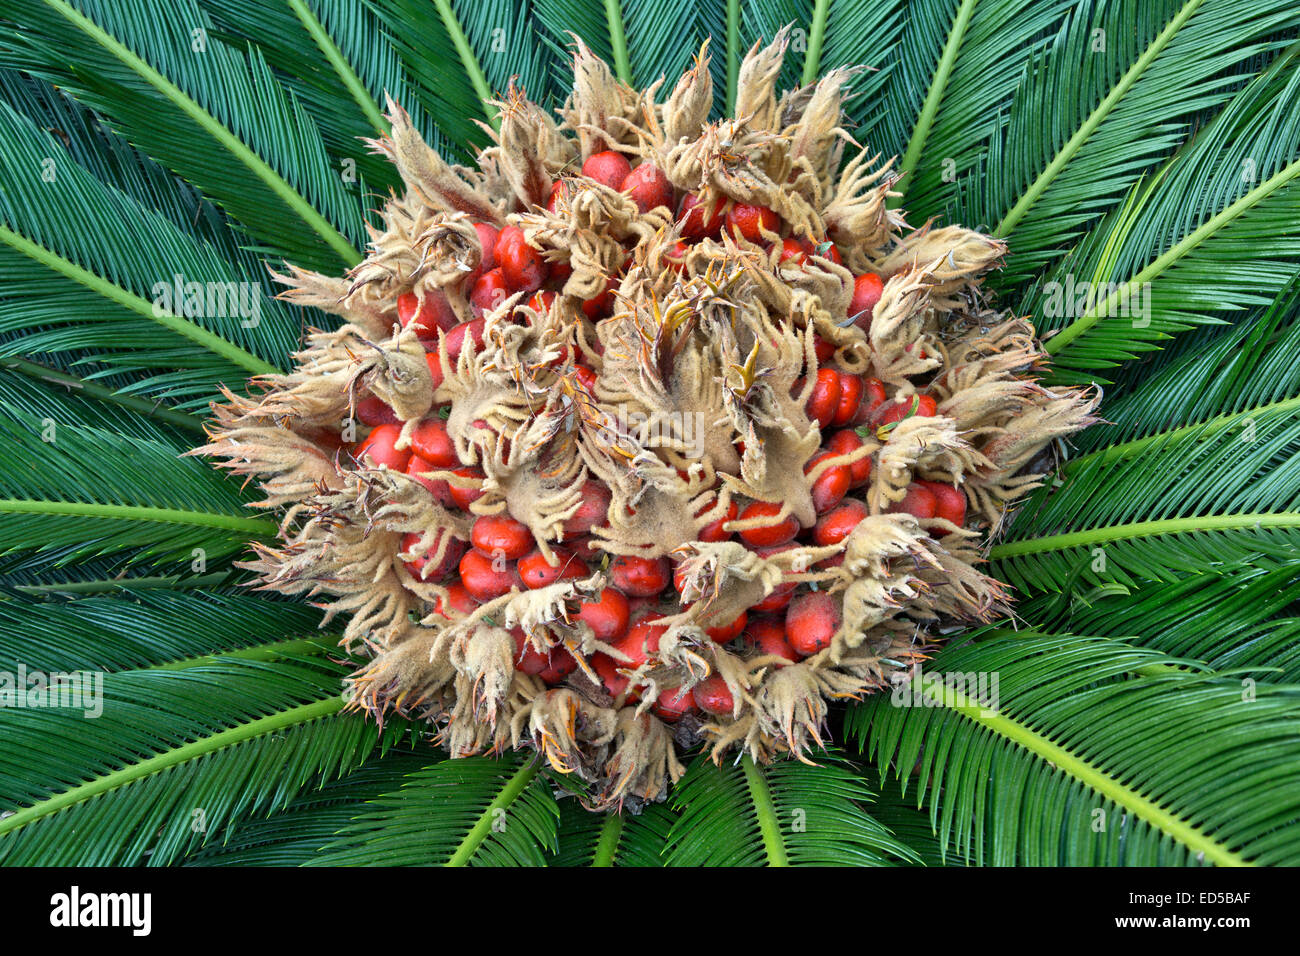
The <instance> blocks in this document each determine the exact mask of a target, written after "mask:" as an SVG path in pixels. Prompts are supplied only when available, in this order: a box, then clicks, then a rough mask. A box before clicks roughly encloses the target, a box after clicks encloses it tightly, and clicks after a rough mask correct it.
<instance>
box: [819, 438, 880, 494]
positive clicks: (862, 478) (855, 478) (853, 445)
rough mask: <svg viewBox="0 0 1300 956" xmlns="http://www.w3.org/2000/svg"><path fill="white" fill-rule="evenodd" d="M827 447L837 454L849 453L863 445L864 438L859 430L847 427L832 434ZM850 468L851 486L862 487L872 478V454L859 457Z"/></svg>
mask: <svg viewBox="0 0 1300 956" xmlns="http://www.w3.org/2000/svg"><path fill="white" fill-rule="evenodd" d="M826 447H827V448H829V449H830V450H831V451H833V452H835V454H836V455H849V454H852V453H853V452H855V451H857V450H858V449H859V448H861V447H862V439H861V438H859V437H858V433H857V432H855V431H852V430H850V429H845V430H844V431H841V432H836V433H835V434H833V435H831V437H830V441H828V442H827V443H826ZM848 469H849V488H861V487H862V486H863V485H865V484H866V483H867V482H868V481H869V480H870V479H871V456H870V455H868V456H866V457H865V458H859V459H858V460H857V461H855V462H853V463H852V464H850V465H848Z"/></svg>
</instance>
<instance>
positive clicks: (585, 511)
mask: <svg viewBox="0 0 1300 956" xmlns="http://www.w3.org/2000/svg"><path fill="white" fill-rule="evenodd" d="M588 371H590V370H588ZM593 374H594V373H593ZM609 497H610V496H609V489H608V488H607V487H605V485H604V484H602V483H601V482H599V481H593V480H590V479H588V480H587V481H584V482H583V483H582V503H581V504H580V505H578V510H577V511H575V512H574V513H573V514H572V515H571V516H570V517H569V518H567V519H566V520H565V522H564V526H563V527H564V537H565V538H571V537H575V538H576V537H577V536H578V535H580V534H586V533H587V532H588V531H590V530H591V529H592V528H594V527H596V526H597V525H602V524H604V523H605V517H606V516H607V515H608V514H609Z"/></svg>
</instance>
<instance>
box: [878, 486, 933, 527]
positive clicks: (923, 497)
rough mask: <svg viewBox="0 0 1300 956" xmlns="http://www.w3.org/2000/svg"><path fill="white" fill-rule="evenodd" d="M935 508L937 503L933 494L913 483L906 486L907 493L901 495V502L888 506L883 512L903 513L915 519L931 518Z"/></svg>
mask: <svg viewBox="0 0 1300 956" xmlns="http://www.w3.org/2000/svg"><path fill="white" fill-rule="evenodd" d="M937 507H938V501H937V500H936V499H935V497H934V492H933V491H931V490H930V489H929V488H926V487H924V486H923V485H920V484H917V483H916V482H915V481H914V482H912V483H911V484H910V485H908V486H907V493H906V494H904V495H903V500H902V501H899V502H896V503H894V504H892V505H890V506H889V507H888V508H886V509H885V510H886V511H889V512H893V513H894V514H901V513H904V512H905V513H907V514H909V515H913V516H914V517H917V518H933V517H934V515H935V510H936V508H937Z"/></svg>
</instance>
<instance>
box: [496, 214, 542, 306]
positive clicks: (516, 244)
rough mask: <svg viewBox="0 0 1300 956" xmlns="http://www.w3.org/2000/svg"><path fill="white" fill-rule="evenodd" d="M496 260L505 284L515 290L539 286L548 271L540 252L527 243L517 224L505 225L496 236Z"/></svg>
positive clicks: (531, 288)
mask: <svg viewBox="0 0 1300 956" xmlns="http://www.w3.org/2000/svg"><path fill="white" fill-rule="evenodd" d="M496 261H497V263H498V265H499V268H500V269H501V271H502V273H503V274H504V276H505V280H506V284H507V285H508V286H509V287H510V288H511V289H512V290H513V291H515V292H521V291H522V292H532V291H533V290H534V289H539V288H541V285H542V283H543V282H545V281H546V277H547V275H548V274H549V272H550V266H549V265H548V264H547V262H546V260H545V259H544V258H542V254H541V253H540V252H539V251H538V250H536V249H534V248H533V247H532V246H530V245H529V244H528V240H526V239H525V238H524V231H523V230H522V229H520V228H519V227H518V226H506V227H505V228H504V229H502V230H501V235H500V236H498V237H497V247H496Z"/></svg>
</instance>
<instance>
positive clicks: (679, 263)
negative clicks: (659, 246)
mask: <svg viewBox="0 0 1300 956" xmlns="http://www.w3.org/2000/svg"><path fill="white" fill-rule="evenodd" d="M690 251H691V247H690V246H688V245H687V244H686V243H684V242H682V241H681V240H680V239H678V240H677V241H676V242H674V243H673V244H672V246H670V247H669V248H668V249H666V250H665V251H664V262H665V263H666V264H667V265H668V268H670V269H673V270H675V271H677V272H681V271H682V270H683V269H685V268H686V256H687V253H689V252H690Z"/></svg>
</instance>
